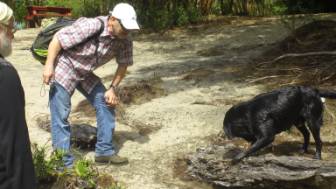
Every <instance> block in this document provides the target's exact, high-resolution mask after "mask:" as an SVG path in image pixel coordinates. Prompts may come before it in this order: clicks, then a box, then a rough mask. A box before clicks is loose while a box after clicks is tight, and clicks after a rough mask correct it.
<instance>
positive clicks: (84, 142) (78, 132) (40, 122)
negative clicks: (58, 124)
mask: <svg viewBox="0 0 336 189" xmlns="http://www.w3.org/2000/svg"><path fill="white" fill-rule="evenodd" d="M36 123H37V126H38V127H39V128H41V129H43V130H45V131H47V132H50V129H51V126H50V117H49V115H41V116H39V117H38V118H37V119H36ZM70 128H71V144H72V145H74V146H76V147H79V148H82V149H93V148H94V146H95V144H96V142H97V128H96V127H94V126H91V125H88V124H72V125H71V127H70Z"/></svg>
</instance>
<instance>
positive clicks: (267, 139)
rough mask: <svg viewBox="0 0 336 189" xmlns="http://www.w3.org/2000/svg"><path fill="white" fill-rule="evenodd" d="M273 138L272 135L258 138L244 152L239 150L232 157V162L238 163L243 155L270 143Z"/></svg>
mask: <svg viewBox="0 0 336 189" xmlns="http://www.w3.org/2000/svg"><path fill="white" fill-rule="evenodd" d="M273 140H274V136H271V137H270V136H265V137H263V138H261V139H258V140H257V141H256V142H255V143H253V145H252V146H251V147H250V148H249V149H247V150H246V151H245V152H241V153H240V154H238V155H237V156H236V157H234V158H233V160H232V163H238V162H239V161H240V160H242V159H243V158H244V157H247V156H249V155H251V154H253V153H254V152H256V151H258V150H260V149H261V148H263V147H265V146H267V145H269V144H271V143H272V142H273Z"/></svg>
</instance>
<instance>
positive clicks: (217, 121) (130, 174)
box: [8, 18, 288, 189]
mask: <svg viewBox="0 0 336 189" xmlns="http://www.w3.org/2000/svg"><path fill="white" fill-rule="evenodd" d="M37 32H38V29H27V30H21V31H18V32H17V33H16V34H15V35H16V39H15V41H14V53H13V55H12V56H11V57H9V58H8V60H9V61H11V62H12V63H13V64H14V65H15V67H16V68H17V70H18V72H19V74H20V76H21V80H22V83H23V86H24V89H25V94H26V115H27V122H28V126H29V132H30V133H29V134H30V138H31V141H32V142H36V143H38V144H40V145H47V146H49V147H50V146H51V145H50V134H49V133H47V132H45V131H43V130H41V129H40V128H38V127H37V124H36V121H35V120H36V118H37V117H39V116H41V115H45V114H49V109H48V107H47V106H48V87H46V88H45V90H43V87H42V70H43V67H42V65H40V64H39V63H38V62H37V61H35V60H34V59H33V57H32V56H31V54H30V52H29V50H28V49H29V47H30V45H31V43H32V40H33V38H34V37H35V36H36V34H37ZM287 34H288V30H287V29H286V28H285V27H284V26H283V25H282V24H281V22H280V21H279V20H278V19H272V18H269V19H258V20H254V19H244V20H242V19H232V20H228V21H221V22H218V23H213V24H209V25H202V26H193V27H190V28H188V29H175V30H170V31H168V32H165V33H156V34H141V35H139V36H136V37H135V43H134V62H135V63H134V65H133V66H132V67H130V68H129V72H128V74H127V77H126V78H125V80H124V81H123V82H122V84H121V85H122V86H128V85H133V84H137V83H139V82H141V81H142V80H147V81H150V80H155V79H159V80H160V83H159V87H160V88H161V89H163V90H164V93H165V95H163V96H160V97H157V98H154V99H151V100H149V101H146V102H143V103H138V104H131V105H129V106H127V107H126V108H125V112H124V113H123V116H124V117H126V118H127V120H128V121H127V123H128V124H124V123H123V122H118V124H117V128H116V136H115V139H116V143H117V146H118V148H119V150H120V151H119V153H120V155H122V156H127V157H128V158H129V160H130V163H129V164H127V165H124V166H102V167H100V170H101V171H104V172H108V173H110V174H112V175H113V176H114V177H115V178H116V179H117V180H119V181H121V182H123V183H125V185H126V186H127V188H129V189H138V188H144V189H168V188H169V189H178V188H179V189H185V188H203V189H205V188H211V187H209V186H206V185H200V184H199V183H194V182H190V181H187V180H183V179H180V178H179V177H177V176H176V172H175V170H176V169H175V168H174V167H176V166H175V165H176V163H175V162H176V160H177V159H181V158H183V157H185V156H186V155H188V154H190V153H193V152H195V151H196V149H197V148H198V147H201V146H204V145H207V144H209V143H210V141H211V139H212V138H214V137H216V136H217V135H218V134H219V133H220V132H221V131H222V121H223V118H224V114H225V112H226V110H227V109H228V108H229V107H230V106H231V105H232V104H231V102H232V100H236V101H237V100H238V101H239V100H242V99H246V98H249V97H251V96H253V95H255V94H257V93H259V92H261V91H263V86H257V85H250V84H249V83H246V82H244V81H243V80H241V79H240V78H237V77H236V75H235V72H234V71H235V70H236V69H238V68H239V67H240V66H241V65H243V64H246V63H248V62H249V61H250V60H251V59H252V58H254V57H256V56H258V55H260V53H261V52H262V51H263V50H264V49H265V48H267V46H269V45H272V44H273V43H275V42H277V41H279V40H281V39H283V38H284V37H285V36H286V35H287ZM115 68H116V64H115V61H114V60H112V61H111V63H108V64H106V65H104V66H103V67H101V68H99V69H98V70H96V73H97V74H98V75H99V76H101V77H102V78H104V82H105V84H106V85H108V83H110V79H111V78H112V74H113V73H114V71H115ZM145 95H146V94H145ZM83 100H84V98H83V97H82V96H81V95H80V94H79V93H77V92H76V93H75V94H74V96H73V98H72V105H73V109H75V108H76V107H77V106H78V105H79V104H80V102H82V101H83ZM83 115H85V114H81V113H80V112H74V113H73V114H72V115H71V117H72V118H73V119H74V118H76V119H77V121H80V122H82V123H89V124H92V125H95V120H94V117H92V116H91V117H90V116H89V117H85V116H83ZM135 122H138V123H141V124H143V125H144V126H148V127H149V128H148V129H152V130H153V131H152V132H147V133H141V132H139V129H138V128H137V127H136V126H135V125H132V124H129V123H135ZM85 156H86V157H87V158H92V157H93V156H94V154H93V153H92V152H89V153H87V154H85Z"/></svg>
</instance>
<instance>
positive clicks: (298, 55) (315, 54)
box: [260, 51, 336, 64]
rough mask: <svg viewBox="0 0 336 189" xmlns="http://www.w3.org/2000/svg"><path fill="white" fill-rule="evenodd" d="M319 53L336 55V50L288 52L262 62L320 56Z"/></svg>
mask: <svg viewBox="0 0 336 189" xmlns="http://www.w3.org/2000/svg"><path fill="white" fill-rule="evenodd" d="M319 55H336V51H318V52H307V53H288V54H284V55H281V56H279V57H277V58H275V59H273V60H271V61H266V62H262V63H260V64H267V63H274V62H277V61H279V60H282V59H284V58H289V57H306V56H319Z"/></svg>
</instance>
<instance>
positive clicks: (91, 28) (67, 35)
mask: <svg viewBox="0 0 336 189" xmlns="http://www.w3.org/2000/svg"><path fill="white" fill-rule="evenodd" d="M100 27H101V22H100V21H99V20H98V19H95V18H79V19H78V20H77V21H76V22H75V23H73V24H72V25H70V26H67V27H65V28H62V29H61V30H60V31H58V32H57V33H56V37H57V39H58V40H59V42H60V44H61V47H62V48H63V49H65V50H66V49H69V48H71V47H74V46H76V45H78V44H80V43H81V42H83V41H85V40H86V39H87V38H89V37H90V36H93V35H94V34H96V33H97V32H98V31H99V30H100Z"/></svg>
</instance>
